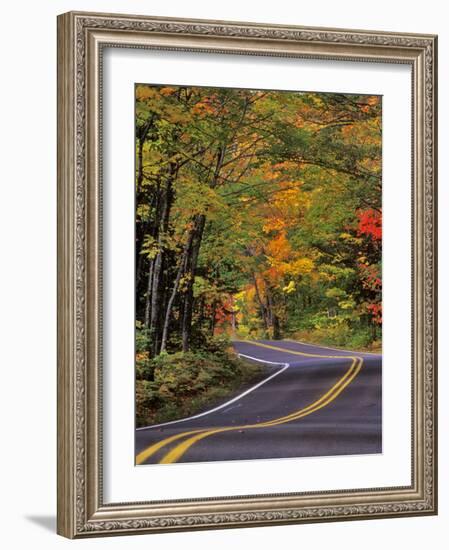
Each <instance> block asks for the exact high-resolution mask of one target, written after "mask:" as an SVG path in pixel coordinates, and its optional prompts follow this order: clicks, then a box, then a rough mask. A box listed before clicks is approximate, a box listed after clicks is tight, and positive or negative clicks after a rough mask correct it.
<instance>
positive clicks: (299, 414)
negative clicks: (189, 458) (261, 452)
mask: <svg viewBox="0 0 449 550" xmlns="http://www.w3.org/2000/svg"><path fill="white" fill-rule="evenodd" d="M354 359H355V361H354V362H353V363H352V365H351V367H350V369H349V370H348V372H347V373H346V374H345V377H347V380H345V381H344V382H343V378H344V377H342V378H341V379H340V380H339V381H338V382H337V383H336V384H335V386H333V387H332V388H331V389H330V390H329V391H328V392H327V393H326V394H325V395H324V396H322V397H320V399H318V400H317V401H315V402H314V403H312V404H311V405H308V406H307V407H304V408H303V409H300V410H298V411H296V412H295V413H292V414H290V415H288V416H286V417H281V418H278V419H274V420H270V421H268V422H261V423H259V424H247V425H241V426H229V427H225V428H216V429H213V430H209V431H206V432H202V433H199V434H197V435H195V436H193V437H190V438H189V439H187V440H185V441H183V442H182V443H180V444H179V445H177V446H176V447H174V448H173V449H172V450H171V451H169V452H168V453H167V454H166V455H165V456H164V457H163V458H162V460H160V462H159V463H160V464H170V463H173V462H176V461H177V460H179V459H180V458H181V457H182V455H183V454H184V453H185V452H186V451H187V450H188V449H189V448H190V447H191V446H192V445H194V444H195V443H197V442H198V441H200V440H201V439H204V438H206V437H209V436H210V435H214V434H218V433H223V432H231V431H235V430H241V429H256V428H266V427H271V426H278V425H280V424H285V423H287V422H292V421H293V420H298V419H299V418H303V417H305V416H308V415H310V414H312V413H314V412H316V411H318V410H320V409H322V408H323V407H326V406H327V405H328V404H329V403H331V402H332V401H334V399H336V398H337V397H338V395H340V393H341V392H342V391H343V390H344V389H345V388H346V386H348V385H349V384H350V383H351V382H352V380H354V378H355V377H356V376H357V374H358V373H359V372H360V369H361V368H362V364H363V359H361V358H354ZM354 365H356V367H355V368H354ZM350 371H352V372H350ZM329 394H331V395H329Z"/></svg>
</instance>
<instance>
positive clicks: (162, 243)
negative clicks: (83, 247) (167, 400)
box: [135, 84, 382, 357]
mask: <svg viewBox="0 0 449 550" xmlns="http://www.w3.org/2000/svg"><path fill="white" fill-rule="evenodd" d="M135 99H136V127H135V128H136V320H137V323H138V327H139V330H143V331H146V333H147V335H148V339H149V342H150V344H149V353H150V356H152V357H155V356H157V355H159V354H160V353H161V352H163V351H179V350H182V351H184V352H186V351H188V350H189V349H192V348H193V349H194V348H195V346H196V345H197V343H198V342H199V341H200V340H201V339H204V338H206V337H207V336H208V335H209V336H210V335H216V334H220V333H223V332H224V333H227V334H237V335H239V336H240V337H249V338H250V337H269V338H273V339H277V338H281V337H284V336H286V335H287V336H288V335H292V334H296V333H298V334H303V333H304V334H310V335H312V336H313V334H315V336H317V337H321V338H322V339H323V338H324V339H326V338H327V339H328V340H331V341H333V342H334V343H335V344H341V345H344V344H346V343H349V341H350V340H351V338H352V339H354V337H358V338H359V340H360V342H359V345H360V346H367V345H369V344H370V343H371V342H372V341H373V340H376V339H379V337H380V327H381V322H382V306H381V297H382V294H381V285H382V282H381V243H382V203H381V197H382V193H381V191H382V174H381V98H380V97H379V96H367V95H349V94H333V93H311V92H286V91H262V90H249V89H226V88H207V87H183V86H151V85H146V84H141V85H137V86H136V97H135ZM320 335H321V336H320Z"/></svg>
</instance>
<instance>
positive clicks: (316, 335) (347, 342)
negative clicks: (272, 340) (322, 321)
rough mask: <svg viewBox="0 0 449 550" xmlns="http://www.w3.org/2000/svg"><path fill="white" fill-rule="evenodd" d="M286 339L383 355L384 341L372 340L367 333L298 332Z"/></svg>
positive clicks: (287, 336) (286, 336)
mask: <svg viewBox="0 0 449 550" xmlns="http://www.w3.org/2000/svg"><path fill="white" fill-rule="evenodd" d="M285 339H290V340H295V341H298V342H304V343H308V344H316V345H317V346H319V345H321V346H329V347H334V348H339V349H342V350H348V351H365V352H368V353H382V340H381V339H375V340H371V339H370V338H369V337H367V335H366V333H365V332H355V331H354V332H353V333H352V334H351V333H349V334H347V335H346V334H345V335H344V337H341V335H340V334H338V333H337V334H335V333H333V332H332V331H329V330H327V331H326V330H298V331H295V332H292V333H290V334H288V335H285Z"/></svg>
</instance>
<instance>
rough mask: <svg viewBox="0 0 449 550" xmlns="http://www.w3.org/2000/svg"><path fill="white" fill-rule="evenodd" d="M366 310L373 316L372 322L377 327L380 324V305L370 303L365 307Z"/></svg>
mask: <svg viewBox="0 0 449 550" xmlns="http://www.w3.org/2000/svg"><path fill="white" fill-rule="evenodd" d="M366 309H367V310H368V311H369V312H370V313H371V315H372V316H373V321H374V322H375V323H377V324H378V325H381V324H382V303H377V304H375V303H372V304H368V305H367V306H366Z"/></svg>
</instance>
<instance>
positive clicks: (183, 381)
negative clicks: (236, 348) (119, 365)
mask: <svg viewBox="0 0 449 550" xmlns="http://www.w3.org/2000/svg"><path fill="white" fill-rule="evenodd" d="M263 373H264V368H263V367H261V366H259V365H252V364H248V363H246V362H243V361H240V360H239V359H238V358H236V357H235V355H233V354H232V352H231V349H230V342H229V340H228V339H227V338H223V337H217V338H210V339H208V341H207V342H205V343H204V345H203V347H202V349H197V350H195V351H189V352H185V353H183V352H177V353H162V354H161V355H159V356H157V357H155V358H154V359H150V358H149V357H148V354H147V352H145V351H142V350H141V349H140V350H139V346H138V345H137V358H136V421H137V426H138V427H139V426H147V425H150V424H156V423H160V422H167V421H170V420H175V419H178V418H182V417H185V416H189V415H192V414H195V413H197V412H199V411H201V410H202V409H205V408H208V407H209V406H212V405H213V404H214V403H217V402H218V401H220V400H221V399H225V398H226V397H228V396H230V395H232V394H233V393H235V391H236V390H238V389H239V388H241V387H242V386H244V385H245V384H247V383H249V382H251V381H254V380H256V379H257V378H259V377H261V375H262V374H263Z"/></svg>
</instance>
